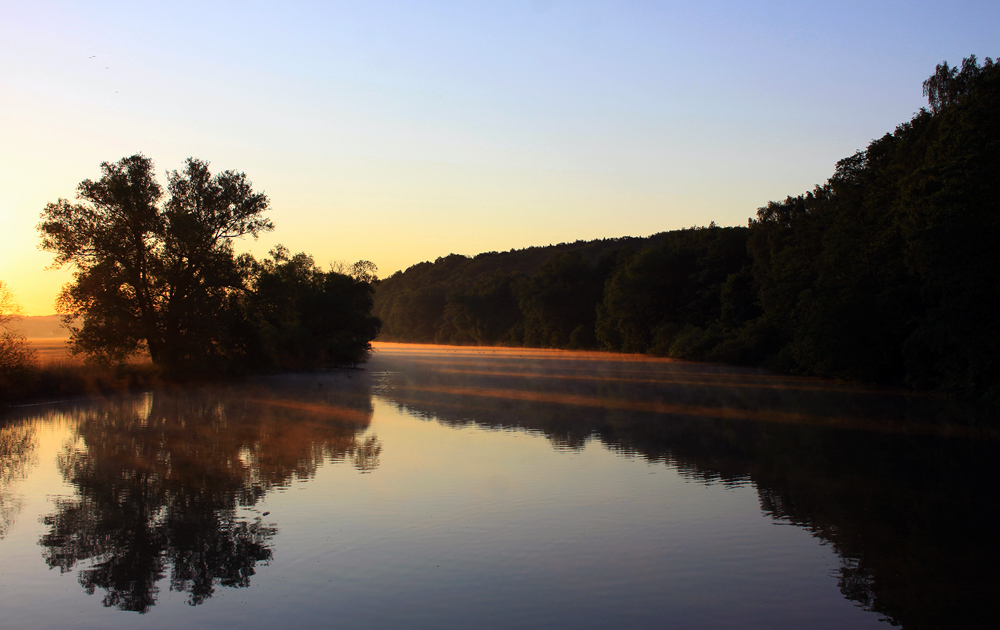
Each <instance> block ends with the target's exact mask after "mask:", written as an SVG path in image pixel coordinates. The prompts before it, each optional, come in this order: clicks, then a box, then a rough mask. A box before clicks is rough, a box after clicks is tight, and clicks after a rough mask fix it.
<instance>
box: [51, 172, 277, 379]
mask: <svg viewBox="0 0 1000 630" xmlns="http://www.w3.org/2000/svg"><path fill="white" fill-rule="evenodd" d="M101 170H102V173H103V174H102V177H101V178H100V179H99V180H98V181H91V180H89V179H88V180H85V181H83V182H82V183H81V184H80V186H79V188H78V195H77V196H78V198H79V199H81V200H82V202H83V203H77V204H71V203H70V202H69V201H66V200H64V199H60V200H59V201H57V202H56V203H51V204H48V205H47V206H46V208H45V211H44V212H43V213H42V221H41V223H40V224H39V226H38V229H39V231H40V232H41V234H42V248H43V249H46V250H48V251H51V252H54V253H55V264H56V265H65V264H69V265H72V266H73V267H74V268H75V271H74V280H73V282H71V283H70V284H68V285H67V286H66V287H65V288H64V289H63V292H62V294H61V295H60V298H59V308H60V311H61V312H63V313H64V314H65V315H66V317H67V321H68V322H69V321H70V320H71V318H75V317H79V318H81V321H82V324H81V325H79V326H74V327H73V328H72V344H73V348H74V350H75V351H77V352H84V353H87V354H89V355H92V356H96V357H99V358H101V359H103V360H104V361H106V362H121V361H123V360H124V359H126V358H127V357H129V356H133V355H135V354H137V353H139V352H141V351H142V350H148V352H149V355H150V357H151V358H152V360H153V362H154V363H156V364H158V365H161V366H163V367H164V368H166V369H167V370H168V371H171V372H173V371H178V370H180V369H182V368H184V369H188V370H191V369H195V370H199V371H200V370H205V369H225V368H226V367H230V366H232V365H235V364H237V363H238V361H239V358H240V355H242V354H245V352H246V351H247V342H246V339H245V337H246V333H247V330H246V328H247V327H246V325H245V322H244V321H243V318H242V316H241V312H240V308H239V299H240V297H241V294H242V292H243V291H245V289H246V280H247V272H248V268H249V264H248V262H249V261H248V259H247V257H245V256H243V257H237V256H236V255H235V254H234V251H233V245H232V241H233V240H234V239H236V238H241V237H244V236H252V237H254V238H256V237H257V236H258V235H259V234H260V233H261V232H265V231H269V230H271V229H272V227H273V226H272V224H271V222H270V221H269V220H268V219H266V218H264V216H263V213H264V211H265V210H267V208H268V200H267V197H266V196H264V195H263V194H262V193H255V192H253V190H252V188H251V185H250V182H249V181H247V179H246V176H245V175H244V174H243V173H236V172H234V171H224V172H222V173H220V174H218V175H215V176H212V175H211V173H210V172H209V170H208V164H207V163H206V162H202V161H200V160H195V159H193V158H191V159H188V160H187V162H186V164H185V169H184V171H183V172H181V173H178V172H177V171H173V172H172V173H170V174H169V176H168V187H167V188H168V193H169V196H168V197H167V199H166V201H162V202H161V200H162V199H163V191H162V189H161V188H160V185H159V184H158V183H157V182H156V180H155V177H154V175H153V162H152V161H151V160H150V159H148V158H146V157H144V156H142V155H133V156H131V157H128V158H124V159H122V160H120V161H119V162H116V163H114V164H111V163H108V162H105V163H103V164H102V165H101Z"/></svg>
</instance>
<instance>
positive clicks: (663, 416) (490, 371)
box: [0, 344, 1000, 628]
mask: <svg viewBox="0 0 1000 630" xmlns="http://www.w3.org/2000/svg"><path fill="white" fill-rule="evenodd" d="M366 367H367V369H366V370H363V371H331V372H327V373H323V374H308V375H293V376H282V377H274V378H266V379H256V380H253V381H249V382H246V383H239V384H230V385H227V386H218V387H211V388H190V389H172V390H163V391H153V392H146V393H143V394H140V395H134V396H126V397H119V398H110V399H104V400H79V401H71V402H64V403H58V404H50V405H40V406H36V407H29V408H21V409H17V410H14V411H12V412H11V413H8V414H7V415H6V416H5V417H4V419H3V420H0V458H2V462H3V468H2V471H0V610H2V611H3V613H2V615H0V626H2V627H29V626H35V627H42V626H44V627H55V626H59V625H71V626H73V627H88V626H93V627H135V626H149V627H177V626H178V625H181V624H184V625H186V626H189V627H241V628H264V627H277V626H291V627H313V626H339V627H348V628H352V627H365V628H381V627H429V628H430V627H433V628H447V627H455V628H457V627H469V626H473V625H475V626H479V627H497V628H500V627H504V628H506V627H512V626H520V627H525V626H531V627H553V628H555V627H560V628H562V627H565V628H571V627H572V628H579V627H593V628H597V627H609V626H623V625H630V626H637V627H652V626H656V627H675V628H703V627H732V628H773V627H778V628H792V627H796V628H799V627H814V628H859V627H862V628H863V627H869V626H871V627H875V626H885V625H886V622H891V623H893V624H896V625H902V626H903V627H907V628H924V627H927V628H940V627H982V626H992V625H994V624H995V623H996V622H997V619H996V617H997V613H996V612H995V611H994V605H993V604H994V602H995V601H998V597H997V596H998V595H1000V581H998V579H997V576H996V571H995V567H996V566H997V562H998V560H1000V558H998V555H1000V553H998V551H997V545H996V544H995V539H994V534H993V531H994V530H995V526H996V523H997V516H998V508H997V507H996V490H995V480H996V478H997V472H998V470H997V469H998V461H1000V460H998V458H997V455H998V450H1000V449H998V444H1000V442H998V440H997V438H996V435H995V433H994V432H993V431H992V430H990V429H986V428H982V427H983V426H984V424H988V418H987V419H983V418H980V417H977V416H976V415H975V412H974V411H971V410H969V409H964V408H960V407H956V406H955V405H953V404H951V403H948V402H947V401H944V400H941V399H937V398H931V397H915V396H904V395H898V394H887V393H885V392H879V391H875V390H865V389H857V388H851V387H847V386H845V385H841V384H837V383H831V382H828V381H821V380H815V379H801V378H788V377H776V376H772V375H766V374H763V373H760V372H755V371H748V370H739V369H734V368H723V367H719V366H709V365H702V364H693V363H678V362H670V361H664V360H650V359H637V358H635V357H627V356H616V355H592V354H586V353H569V352H556V351H527V350H494V349H470V348H465V349H455V348H443V347H422V346H397V345H390V344H385V345H382V346H381V347H380V351H379V353H378V354H377V355H376V356H375V357H374V358H373V360H372V361H371V362H370V363H369V365H368V366H366Z"/></svg>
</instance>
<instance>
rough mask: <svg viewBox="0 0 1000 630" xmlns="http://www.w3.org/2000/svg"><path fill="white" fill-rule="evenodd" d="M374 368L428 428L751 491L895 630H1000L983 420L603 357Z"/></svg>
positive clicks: (397, 363) (479, 357)
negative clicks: (531, 437) (644, 466)
mask: <svg viewBox="0 0 1000 630" xmlns="http://www.w3.org/2000/svg"><path fill="white" fill-rule="evenodd" d="M584 361H586V362H584ZM374 367H375V368H380V369H383V370H385V373H384V375H383V376H382V382H381V384H380V385H379V386H378V387H377V392H378V395H379V396H381V397H382V398H384V399H385V400H387V401H390V402H392V403H394V404H395V405H397V406H398V407H399V408H401V409H404V410H406V411H407V412H409V413H411V414H413V415H416V416H418V417H424V418H432V419H436V420H437V421H439V422H442V423H445V424H450V425H456V426H460V425H465V424H470V423H474V424H476V425H478V426H482V427H489V428H519V429H526V430H530V431H533V432H538V433H542V434H544V435H546V436H547V437H548V438H549V439H550V440H551V441H552V442H553V445H554V446H556V447H557V448H560V449H567V448H569V449H574V448H576V449H579V448H581V447H582V446H583V445H585V444H586V443H587V442H588V441H589V440H591V439H598V440H600V441H601V442H602V443H603V444H604V445H605V446H606V447H608V448H610V449H613V450H617V451H620V452H622V453H626V454H630V455H637V456H641V457H644V458H647V459H648V460H651V461H660V462H664V463H665V464H667V465H670V466H672V467H675V468H677V469H678V470H679V471H680V472H681V473H682V474H684V475H686V476H688V477H689V478H692V479H697V480H701V481H704V482H709V483H718V482H721V483H725V484H742V483H752V484H753V485H754V487H755V489H756V490H757V493H758V496H759V499H760V505H761V509H762V511H763V512H764V513H765V514H768V515H770V516H771V517H772V518H774V519H775V520H778V521H782V522H787V523H791V524H794V525H796V526H799V527H802V528H805V529H807V530H809V531H810V532H812V533H813V535H814V536H816V537H818V538H819V539H820V540H822V541H823V542H824V543H826V544H829V545H831V546H832V548H833V549H834V550H835V551H836V553H837V554H838V555H839V556H840V558H841V566H840V568H839V571H838V574H837V576H836V579H837V584H838V586H839V588H840V590H841V592H842V593H843V595H844V596H845V597H847V598H849V599H851V600H853V601H854V602H856V604H857V605H859V606H861V607H863V608H864V609H866V610H869V611H873V612H875V613H877V614H879V615H880V616H881V617H882V618H884V619H885V620H887V621H889V622H891V623H892V624H896V625H903V626H904V627H906V628H952V627H954V628H967V627H994V626H995V625H996V624H997V623H1000V614H998V612H997V609H996V606H995V602H996V601H1000V579H998V576H997V574H996V567H997V566H998V563H1000V545H998V543H997V539H996V532H995V524H996V523H997V522H998V517H1000V509H998V506H997V502H996V480H997V479H998V478H1000V474H998V473H1000V441H998V440H997V435H996V432H995V430H993V429H991V428H988V427H989V426H991V425H990V419H989V418H988V417H984V416H982V415H981V412H980V411H978V410H975V409H969V408H963V407H960V406H956V405H954V404H952V403H950V402H948V401H945V400H942V399H938V398H932V397H916V396H906V395H899V394H891V393H886V392H878V391H874V390H858V391H853V390H851V389H850V388H849V387H847V386H845V385H838V384H830V383H826V382H822V381H816V380H812V379H780V378H776V379H774V381H773V383H774V384H776V385H782V386H781V387H759V388H758V387H733V384H737V383H749V382H756V381H760V380H764V381H767V380H768V379H769V378H770V377H767V376H766V375H762V374H759V373H756V374H755V373H749V372H743V371H738V370H726V369H725V368H712V367H711V366H704V365H696V364H683V363H669V362H655V361H639V362H635V361H629V360H628V359H627V358H626V357H620V358H618V359H615V358H608V357H607V356H600V355H598V356H596V357H590V358H587V359H583V358H581V357H580V356H579V355H570V356H567V355H565V354H564V355H562V356H560V354H559V353H546V352H536V353H530V352H527V353H526V352H524V351H513V350H512V351H509V352H503V351H500V352H496V351H489V352H488V353H487V352H482V351H474V350H467V351H461V352H455V353H453V354H449V353H447V352H444V351H442V352H439V353H437V354H436V356H433V357H428V356H426V355H423V356H421V355H420V354H419V353H416V352H413V353H410V352H406V351H396V350H395V349H394V348H392V347H384V349H383V352H382V355H381V356H380V357H378V358H377V359H376V360H375V362H374ZM581 367H583V368H584V369H582V370H581V369H580V368H581ZM713 369H717V370H718V371H717V372H712V370H713ZM685 372H690V373H689V374H686V373H685ZM727 372H728V373H727ZM785 385H787V386H785ZM993 426H995V425H993Z"/></svg>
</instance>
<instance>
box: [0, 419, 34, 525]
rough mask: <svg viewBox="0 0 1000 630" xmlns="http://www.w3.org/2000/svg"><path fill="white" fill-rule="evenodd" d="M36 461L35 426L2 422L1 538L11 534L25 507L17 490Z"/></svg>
mask: <svg viewBox="0 0 1000 630" xmlns="http://www.w3.org/2000/svg"><path fill="white" fill-rule="evenodd" d="M34 461H35V427H34V425H33V424H31V423H28V422H18V421H12V422H10V423H7V424H3V425H0V539H2V538H3V537H4V536H6V535H7V532H8V531H9V530H10V528H11V526H12V525H13V524H14V518H15V517H16V516H17V514H18V512H20V511H21V499H20V497H18V496H17V495H16V494H15V493H14V492H13V486H14V484H15V483H16V482H18V481H20V480H21V479H23V478H24V475H25V474H26V472H27V469H28V467H29V466H31V465H32V464H33V463H34Z"/></svg>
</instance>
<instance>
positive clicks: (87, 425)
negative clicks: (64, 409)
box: [41, 377, 380, 612]
mask: <svg viewBox="0 0 1000 630" xmlns="http://www.w3.org/2000/svg"><path fill="white" fill-rule="evenodd" d="M354 380H355V381H356V385H355V383H351V384H350V385H351V386H346V385H345V384H344V383H343V382H341V381H338V380H334V379H330V378H323V377H313V378H309V379H294V378H285V379H274V380H265V381H260V382H257V383H254V384H252V385H247V386H243V387H235V388H230V389H226V390H224V391H218V390H204V391H200V392H195V393H190V392H180V393H170V394H166V393H160V392H157V393H151V394H147V395H145V396H144V397H142V398H141V399H136V400H132V401H131V402H121V401H117V402H107V403H104V404H100V405H94V406H88V407H82V408H79V409H75V410H73V411H72V412H71V413H70V415H71V416H73V418H74V420H75V421H76V423H77V428H76V436H75V440H74V441H73V442H71V443H69V444H67V446H66V447H65V449H64V451H63V453H62V455H61V457H60V461H59V466H60V469H61V470H62V472H63V475H64V477H65V478H66V480H67V481H68V482H70V483H72V484H73V485H74V486H76V488H77V490H78V495H77V496H76V497H74V498H71V499H65V500H60V501H58V502H57V504H56V511H55V513H53V514H51V515H49V516H47V517H45V519H44V522H45V524H46V525H47V526H48V527H49V530H48V532H47V533H46V534H45V535H43V537H42V540H41V544H42V546H43V547H44V548H45V550H44V552H43V555H44V558H45V561H46V563H47V564H48V565H49V566H50V567H53V568H54V567H59V569H60V571H62V572H68V571H71V570H72V569H73V568H74V567H75V566H76V565H77V563H79V562H84V561H89V563H90V564H89V566H88V567H87V568H83V569H81V570H80V573H79V580H80V584H81V585H82V586H83V587H84V588H85V589H86V590H87V592H88V593H91V594H92V593H94V592H95V591H96V590H97V589H100V590H102V591H104V593H105V596H104V605H105V606H109V607H115V608H119V609H121V610H130V611H136V612H146V611H148V610H149V608H150V607H151V606H153V605H155V603H156V600H157V594H158V586H157V583H158V582H159V581H160V580H161V579H163V578H165V577H168V576H169V584H170V589H171V590H173V591H179V592H184V593H187V594H188V596H189V600H188V602H189V603H190V604H191V605H197V604H201V603H202V602H204V601H205V600H206V599H207V598H209V597H211V596H212V594H213V593H214V591H215V588H216V585H221V586H227V587H247V586H249V585H250V578H251V576H253V575H254V572H255V567H256V565H257V564H258V563H262V562H263V563H266V562H267V561H268V560H270V559H271V555H272V551H271V545H270V540H271V538H272V537H273V536H274V535H275V534H276V533H277V531H278V530H277V528H276V527H275V526H274V525H273V524H270V523H266V522H264V521H263V520H262V519H261V517H257V518H256V519H254V520H252V521H248V520H246V518H245V517H241V516H240V515H239V513H238V509H239V508H240V507H243V508H247V507H251V506H253V505H254V504H255V503H256V502H257V501H258V499H260V498H261V497H262V496H263V495H264V494H265V493H266V492H268V490H270V489H271V488H274V487H281V486H285V485H287V484H289V483H290V482H291V481H292V480H293V479H296V478H299V479H304V478H309V477H311V476H312V475H313V474H315V472H316V469H317V468H318V466H320V465H321V464H322V463H323V462H324V461H340V460H344V459H351V460H352V461H354V462H355V464H356V465H357V466H358V468H359V469H362V470H369V469H371V468H372V467H373V466H375V465H377V452H378V450H379V448H380V447H379V444H378V440H377V438H375V437H374V436H369V437H368V438H367V439H364V440H360V441H359V439H358V434H359V433H360V432H362V431H364V430H365V428H366V427H367V426H368V424H369V422H370V417H371V402H370V397H369V394H368V389H367V387H366V385H365V383H364V382H363V380H362V379H354ZM307 383H308V384H307ZM331 385H335V387H331ZM373 453H374V455H373Z"/></svg>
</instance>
